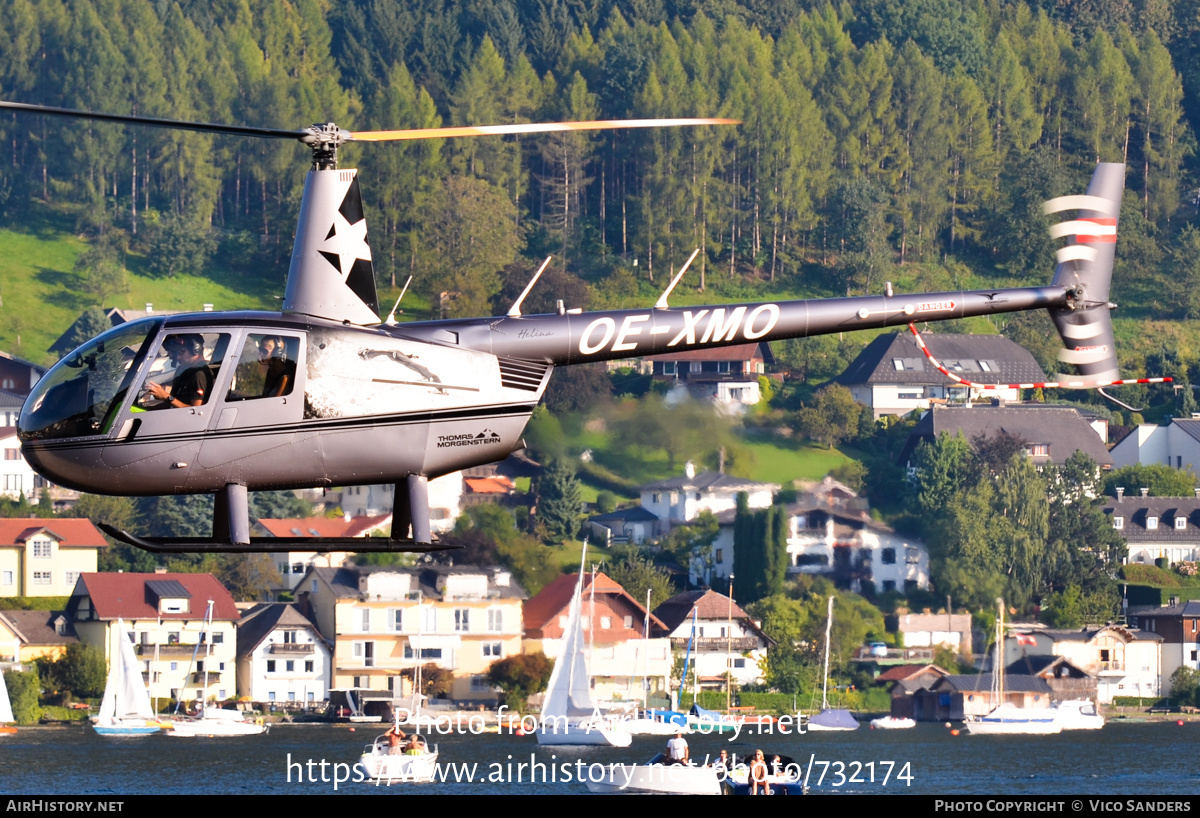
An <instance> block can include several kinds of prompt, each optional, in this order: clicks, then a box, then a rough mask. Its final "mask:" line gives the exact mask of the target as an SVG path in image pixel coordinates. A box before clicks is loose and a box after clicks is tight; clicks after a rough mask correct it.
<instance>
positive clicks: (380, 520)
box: [258, 514, 392, 540]
mask: <svg viewBox="0 0 1200 818" xmlns="http://www.w3.org/2000/svg"><path fill="white" fill-rule="evenodd" d="M391 520H392V515H391V514H374V515H366V516H363V517H351V518H350V519H349V520H347V519H346V518H345V517H293V518H289V519H284V520H271V519H267V518H261V519H259V521H258V522H259V524H260V525H261V526H262V527H263V528H265V529H266V530H267V533H268V534H270V535H271V536H272V537H279V538H281V539H289V540H290V539H296V538H298V537H300V538H304V537H365V536H367V533H368V532H370V531H374V530H375V529H376V528H384V527H390V525H391ZM292 529H296V530H295V531H293V530H292ZM313 532H316V533H313Z"/></svg>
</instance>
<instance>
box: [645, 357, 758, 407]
mask: <svg viewBox="0 0 1200 818" xmlns="http://www.w3.org/2000/svg"><path fill="white" fill-rule="evenodd" d="M647 360H648V361H650V362H651V364H652V366H653V367H654V369H653V375H654V378H655V379H657V380H669V381H673V382H676V383H679V384H681V385H683V386H685V387H686V388H687V390H688V393H689V394H690V395H692V396H693V397H695V398H698V399H701V400H711V401H713V402H714V403H717V404H719V405H724V406H730V407H742V406H753V405H754V404H756V403H758V402H759V401H760V400H761V399H762V393H761V392H760V390H759V385H758V376H759V375H762V374H764V373H765V372H766V364H773V363H775V356H774V355H772V354H771V347H770V345H769V344H767V343H765V342H764V343H758V344H739V345H737V346H730V347H721V348H717V349H689V350H679V351H677V352H667V353H664V354H662V355H650V356H648V357H647Z"/></svg>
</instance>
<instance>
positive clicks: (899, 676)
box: [875, 665, 950, 682]
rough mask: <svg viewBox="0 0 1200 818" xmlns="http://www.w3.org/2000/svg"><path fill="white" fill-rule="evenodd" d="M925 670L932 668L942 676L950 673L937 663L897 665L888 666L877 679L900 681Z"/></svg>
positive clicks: (881, 680) (880, 680) (879, 680)
mask: <svg viewBox="0 0 1200 818" xmlns="http://www.w3.org/2000/svg"><path fill="white" fill-rule="evenodd" d="M923 670H932V671H934V672H936V673H940V674H941V675H942V676H949V675H950V674H949V673H947V672H946V671H944V670H942V669H941V668H940V667H938V666H937V665H896V666H895V667H891V668H888V669H887V670H885V671H884V672H883V673H880V674H879V675H878V676H876V677H875V681H877V682H899V681H903V680H904V679H907V678H909V677H910V676H916V675H917V674H918V673H920V672H921V671H923Z"/></svg>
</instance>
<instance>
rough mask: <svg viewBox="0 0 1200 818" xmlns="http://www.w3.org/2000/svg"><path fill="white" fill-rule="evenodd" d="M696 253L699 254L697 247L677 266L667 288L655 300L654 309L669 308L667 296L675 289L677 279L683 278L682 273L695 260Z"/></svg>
mask: <svg viewBox="0 0 1200 818" xmlns="http://www.w3.org/2000/svg"><path fill="white" fill-rule="evenodd" d="M698 255H700V248H699V247H697V248H696V249H695V250H693V251H692V254H691V255H690V256H688V260H687V261H685V262H684V263H683V266H682V267H680V268H679V272H678V273H676V274H675V277H674V278H673V279H671V283H670V284H668V285H667V289H665V290H663V294H662V295H660V296H659V297H658V301H656V302H655V303H654V309H656V310H666V309H670V307H668V306H667V296H668V295H670V294H671V290H673V289H675V285H676V284H678V283H679V279H681V278H683V274H684V273H686V272H687V268H688V266H689V265H690V264H691V263H692V262H693V261H694V260H695V258H696V256H698Z"/></svg>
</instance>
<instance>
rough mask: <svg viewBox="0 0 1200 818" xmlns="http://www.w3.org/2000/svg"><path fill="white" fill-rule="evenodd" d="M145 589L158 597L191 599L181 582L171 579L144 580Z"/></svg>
mask: <svg viewBox="0 0 1200 818" xmlns="http://www.w3.org/2000/svg"><path fill="white" fill-rule="evenodd" d="M146 590H147V591H149V592H150V593H152V594H154V595H155V596H156V597H158V598H159V599H191V598H192V595H191V593H190V592H189V591H188V589H187V588H184V587H183V583H181V582H179V581H177V580H173V579H151V580H147V581H146Z"/></svg>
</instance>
